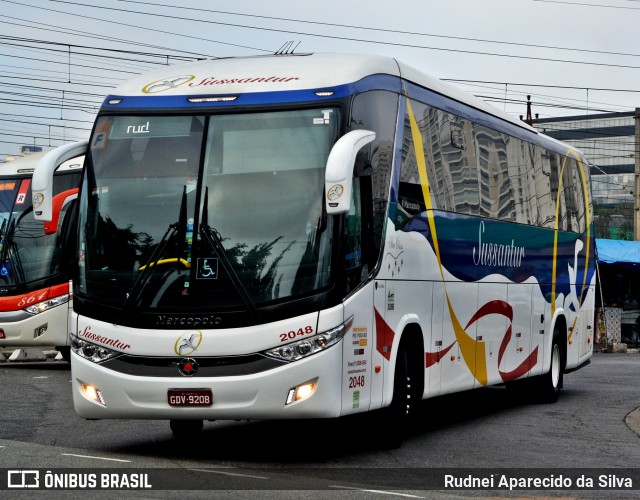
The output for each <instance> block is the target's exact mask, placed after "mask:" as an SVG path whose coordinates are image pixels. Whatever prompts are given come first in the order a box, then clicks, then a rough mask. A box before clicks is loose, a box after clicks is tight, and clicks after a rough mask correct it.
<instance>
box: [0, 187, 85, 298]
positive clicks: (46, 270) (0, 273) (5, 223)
mask: <svg viewBox="0 0 640 500" xmlns="http://www.w3.org/2000/svg"><path fill="white" fill-rule="evenodd" d="M70 177H73V179H75V184H74V183H73V181H71V180H68V179H66V178H70ZM78 177H79V176H78V175H75V176H56V177H54V186H55V187H54V190H55V192H59V191H60V190H61V189H62V190H65V189H69V188H71V187H74V186H77V181H78ZM65 212H66V207H65V208H63V210H62V211H61V214H60V219H59V220H60V221H62V220H64V214H65ZM58 238H59V235H58V234H45V233H44V227H43V224H42V222H39V221H37V220H35V219H34V216H33V207H32V205H31V177H13V178H8V177H1V178H0V284H1V285H2V286H18V287H21V286H25V285H27V284H29V283H34V282H38V281H40V280H43V279H46V278H48V277H50V276H53V275H55V274H57V273H58V272H59V270H60V249H59V246H58V244H57V242H58Z"/></svg>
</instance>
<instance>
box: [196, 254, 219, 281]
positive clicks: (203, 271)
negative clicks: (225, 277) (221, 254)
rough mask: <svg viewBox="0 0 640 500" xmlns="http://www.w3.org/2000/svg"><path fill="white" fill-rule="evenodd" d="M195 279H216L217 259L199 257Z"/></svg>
mask: <svg viewBox="0 0 640 500" xmlns="http://www.w3.org/2000/svg"><path fill="white" fill-rule="evenodd" d="M196 269H197V272H196V279H199V280H215V279H218V259H217V258H215V257H200V258H198V262H197V267H196Z"/></svg>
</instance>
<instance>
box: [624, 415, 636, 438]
mask: <svg viewBox="0 0 640 500" xmlns="http://www.w3.org/2000/svg"><path fill="white" fill-rule="evenodd" d="M624 422H625V423H626V424H627V426H628V427H629V429H631V430H632V431H633V432H635V433H636V434H637V435H638V436H640V408H636V409H635V410H633V411H632V412H631V413H629V415H627V417H626V418H625V419H624Z"/></svg>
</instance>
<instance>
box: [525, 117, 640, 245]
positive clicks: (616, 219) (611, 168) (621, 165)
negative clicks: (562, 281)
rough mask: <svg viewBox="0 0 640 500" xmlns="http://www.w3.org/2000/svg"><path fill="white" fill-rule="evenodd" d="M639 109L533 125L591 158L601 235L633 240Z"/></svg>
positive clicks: (595, 222) (594, 201)
mask: <svg viewBox="0 0 640 500" xmlns="http://www.w3.org/2000/svg"><path fill="white" fill-rule="evenodd" d="M638 111H640V108H638V109H636V111H629V112H624V113H602V114H591V115H581V116H567V117H562V118H544V119H539V120H537V122H536V123H535V124H534V127H536V128H537V129H538V130H540V131H541V132H543V133H545V134H547V135H549V136H551V137H554V138H555V139H558V140H560V141H563V142H566V143H568V144H571V145H572V146H574V147H576V148H577V149H579V150H581V151H582V152H583V153H584V154H585V155H586V156H587V158H588V159H589V162H590V170H591V189H592V193H593V205H594V224H595V230H596V237H598V238H606V239H614V240H633V239H634V213H635V211H634V204H635V196H634V193H635V191H636V186H635V183H636V178H635V171H636V156H637V154H636V151H637V150H638V145H637V144H636V136H637V132H636V127H637V126H638V125H637V123H638V122H639V121H640V120H638V118H637V116H638ZM635 239H638V238H635Z"/></svg>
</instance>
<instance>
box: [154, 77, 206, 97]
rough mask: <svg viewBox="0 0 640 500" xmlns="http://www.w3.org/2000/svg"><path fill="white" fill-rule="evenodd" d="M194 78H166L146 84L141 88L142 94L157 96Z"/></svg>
mask: <svg viewBox="0 0 640 500" xmlns="http://www.w3.org/2000/svg"><path fill="white" fill-rule="evenodd" d="M195 77H196V75H183V76H174V77H171V78H166V79H164V80H157V81H155V82H151V83H148V84H147V85H145V86H144V87H142V93H143V94H158V93H160V92H165V91H167V90H171V89H175V88H178V87H180V86H181V85H184V84H185V83H188V82H190V81H191V80H193V79H194V78H195Z"/></svg>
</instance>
